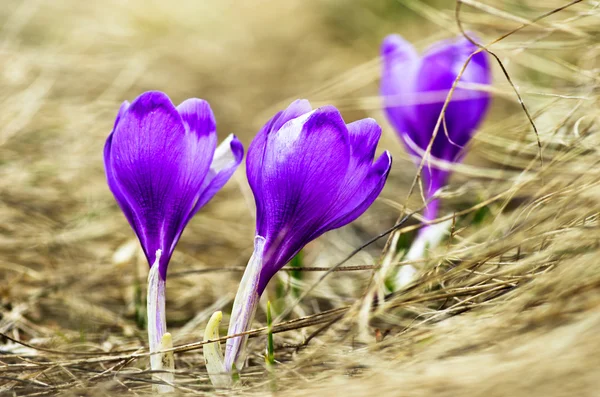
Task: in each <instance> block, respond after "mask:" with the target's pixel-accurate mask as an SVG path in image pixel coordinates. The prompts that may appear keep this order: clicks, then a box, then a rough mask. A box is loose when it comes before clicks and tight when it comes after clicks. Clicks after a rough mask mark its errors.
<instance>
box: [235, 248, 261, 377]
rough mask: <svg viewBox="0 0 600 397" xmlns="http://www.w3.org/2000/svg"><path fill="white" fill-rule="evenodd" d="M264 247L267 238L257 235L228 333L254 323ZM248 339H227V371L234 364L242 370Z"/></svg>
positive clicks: (258, 298)
mask: <svg viewBox="0 0 600 397" xmlns="http://www.w3.org/2000/svg"><path fill="white" fill-rule="evenodd" d="M264 248H265V239H264V238H263V237H261V236H256V237H255V239H254V252H253V253H252V257H251V258H250V261H249V262H248V265H247V266H246V271H245V272H244V276H243V277H242V281H241V282H240V286H239V288H238V291H237V294H236V296H235V300H234V301H233V309H232V310H231V319H230V320H229V329H228V330H227V334H228V335H235V334H239V333H242V332H245V331H248V330H249V329H250V327H251V325H252V320H254V315H255V314H256V309H257V307H258V301H259V300H260V296H259V295H258V282H259V279H260V271H261V269H262V262H263V254H264ZM247 341H248V336H247V335H244V336H240V337H236V338H231V339H228V340H227V347H226V349H225V370H226V371H227V372H230V373H231V371H232V370H233V366H234V365H235V369H236V370H237V371H241V370H242V368H243V366H244V362H245V360H246V342H247Z"/></svg>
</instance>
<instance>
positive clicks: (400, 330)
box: [0, 0, 600, 397]
mask: <svg viewBox="0 0 600 397" xmlns="http://www.w3.org/2000/svg"><path fill="white" fill-rule="evenodd" d="M575 3H577V4H571V5H569V7H566V8H564V9H562V10H557V12H554V13H553V12H552V10H554V9H557V8H560V7H564V6H566V5H567V4H569V3H568V2H567V1H566V0H550V1H546V2H539V1H534V0H522V1H518V0H509V1H499V0H485V1H484V2H479V1H474V0H469V1H468V2H465V4H464V5H463V6H462V9H461V12H460V15H459V17H460V20H461V21H462V23H463V25H464V26H465V28H467V29H469V30H471V31H475V32H477V34H478V36H479V37H480V39H481V40H482V43H490V42H492V41H494V40H496V39H498V38H500V37H501V36H503V35H505V34H507V33H510V32H512V31H514V30H516V29H518V28H520V27H523V25H526V26H525V27H524V28H523V29H520V30H518V31H515V32H514V33H511V34H510V35H508V36H507V37H506V38H505V39H503V40H501V41H500V42H498V43H496V44H493V45H492V46H490V47H489V49H490V50H491V51H493V52H494V53H495V54H497V55H498V57H499V59H500V60H501V61H502V63H503V65H504V66H505V67H506V70H507V72H508V74H509V75H510V77H511V80H512V82H513V83H514V85H515V87H516V89H517V90H518V92H519V93H520V95H521V96H522V98H523V101H524V103H525V105H526V106H527V108H528V110H529V112H530V114H531V118H532V120H533V122H534V123H535V126H536V128H537V134H538V136H539V142H540V143H541V148H540V147H538V139H537V137H536V132H535V131H534V128H533V126H532V124H531V123H530V121H529V120H528V118H527V117H526V114H525V112H524V111H523V109H522V108H521V106H520V104H519V102H518V99H517V95H516V94H515V90H513V88H512V87H511V85H510V84H509V83H508V81H507V79H506V78H505V76H504V74H503V73H502V70H501V69H500V67H499V66H498V64H497V63H495V64H494V74H495V82H494V87H493V91H494V103H493V107H492V112H491V114H490V116H489V117H488V119H487V121H486V123H485V124H484V125H483V127H482V128H481V130H480V132H479V133H478V135H477V136H476V138H475V139H474V142H473V144H472V148H471V153H470V155H469V156H468V157H467V159H466V161H465V163H464V164H463V165H460V166H458V167H457V168H456V172H455V175H454V177H453V179H452V183H451V185H450V186H449V187H448V189H446V190H445V191H444V193H443V196H444V197H445V198H444V206H443V212H442V213H443V214H448V215H447V216H448V217H454V218H455V220H456V222H455V225H454V230H453V236H452V238H451V239H450V240H449V241H448V242H447V243H445V244H444V245H443V246H441V247H439V248H438V249H437V250H436V251H435V255H433V256H432V257H431V258H429V260H428V261H427V263H426V264H425V266H426V269H427V271H426V272H425V274H424V275H423V276H422V277H421V278H420V279H419V280H418V282H417V283H415V284H414V285H413V286H412V287H411V288H410V289H409V290H407V291H406V292H404V293H399V294H396V295H391V296H386V297H385V299H381V298H380V299H379V300H377V303H376V304H374V305H373V306H372V307H370V306H369V305H368V300H365V297H371V296H373V294H372V293H370V292H369V293H367V291H372V292H378V291H381V282H380V281H379V280H381V275H380V266H379V265H380V258H381V253H382V250H383V248H384V245H385V238H382V239H379V240H377V241H375V242H374V243H372V244H370V245H369V246H367V247H365V248H364V249H362V250H361V251H360V252H359V253H358V254H357V255H355V256H353V257H352V258H351V259H350V260H349V261H347V262H345V263H343V264H341V265H340V266H339V267H338V268H337V270H338V272H336V273H331V272H330V273H327V272H324V271H323V269H328V268H331V267H332V266H333V265H335V264H340V263H341V262H340V261H341V260H342V259H344V258H345V257H346V256H347V255H348V254H350V253H351V252H352V251H353V250H354V249H355V248H357V247H359V246H361V244H363V243H365V242H366V241H369V240H370V239H371V238H372V237H374V236H376V235H378V234H379V233H382V232H384V231H385V230H387V229H388V228H390V227H391V226H393V225H394V222H395V220H396V218H397V217H398V216H401V215H404V214H407V213H410V212H411V210H414V209H417V208H419V206H420V205H421V204H420V202H421V201H420V199H419V194H418V189H416V190H415V192H414V193H413V194H412V195H411V196H410V198H408V199H407V196H408V192H409V188H410V185H411V182H412V181H413V179H414V177H415V168H414V167H413V166H412V164H410V162H409V160H408V158H407V157H406V155H405V154H404V152H403V150H402V148H401V145H400V144H399V142H398V141H397V139H396V137H395V136H394V133H393V131H391V129H390V128H389V127H388V126H387V124H385V118H384V117H383V114H382V112H381V110H380V102H379V99H378V98H377V95H376V94H377V80H378V73H379V59H378V57H377V55H378V46H379V42H380V40H381V39H382V38H383V37H384V36H385V35H386V34H388V33H391V32H398V33H401V34H403V35H405V36H406V37H408V38H409V39H412V40H414V42H415V43H416V45H417V47H419V48H423V47H425V46H426V45H428V44H430V43H432V42H433V41H435V40H437V39H439V38H442V37H447V36H449V35H452V34H457V33H458V25H457V21H456V14H455V4H454V3H453V2H451V1H438V2H425V3H422V2H420V1H417V0H406V1H392V0H389V1H384V0H380V1H376V2H375V1H367V0H340V1H333V0H312V1H309V2H302V1H296V0H294V1H285V2H283V1H273V0H272V1H266V0H257V1H252V2H244V1H241V0H230V1H210V2H209V1H194V0H187V1H180V2H177V5H175V3H174V2H163V1H158V0H155V1H150V2H142V1H130V2H124V1H118V0H109V1H102V2H82V1H77V0H57V1H43V0H3V1H2V4H0V87H1V90H0V126H1V127H0V175H1V176H0V280H1V283H0V332H1V333H2V335H1V336H0V343H1V345H0V395H2V396H4V395H6V396H13V395H18V396H40V395H56V394H58V395H78V396H79V395H94V396H95V395H99V396H101V395H143V394H148V393H151V390H152V387H151V382H152V377H151V374H149V373H148V370H147V368H148V356H147V354H146V353H145V352H146V348H145V331H144V330H143V328H142V327H141V325H143V324H140V321H139V318H140V313H139V309H140V307H143V302H142V301H141V296H144V291H143V286H144V283H145V277H146V274H147V265H146V264H145V263H144V261H143V260H142V258H141V257H140V254H139V252H136V251H135V249H133V250H132V249H131V247H136V245H135V244H132V241H134V242H135V240H133V233H132V232H131V230H130V229H129V226H128V225H127V223H126V221H125V219H124V217H123V216H122V215H121V214H120V212H119V210H118V208H117V206H116V204H115V202H114V200H113V198H112V196H111V194H110V192H109V190H108V188H107V187H106V184H105V180H104V173H103V169H102V158H101V153H102V147H103V144H104V140H105V139H106V136H107V134H108V132H109V131H110V129H111V127H112V123H113V120H114V116H115V114H116V111H117V109H118V105H119V104H120V102H121V101H123V100H125V99H129V100H131V99H132V98H134V97H135V96H137V95H138V94H139V93H141V92H143V91H146V90H150V89H159V90H163V91H165V92H167V93H168V94H169V95H170V96H171V97H172V98H173V100H174V101H175V102H180V101H182V100H183V99H185V98H188V97H202V98H205V99H207V100H209V101H210V103H211V104H212V106H213V109H214V110H215V113H216V116H217V120H218V123H219V126H218V127H219V134H220V136H221V137H225V136H226V134H227V133H229V132H235V133H236V134H238V135H239V136H240V137H241V139H242V141H243V142H244V143H245V144H246V145H247V144H248V143H249V142H250V140H251V138H252V136H253V134H254V133H255V131H257V129H258V128H259V127H260V126H261V125H262V123H264V122H265V121H266V119H267V118H268V117H270V115H271V114H272V113H273V112H274V111H275V110H276V109H278V108H280V107H282V106H283V105H285V104H286V102H289V100H291V99H293V98H297V97H306V98H308V99H310V100H311V102H313V104H314V105H320V104H324V103H333V104H335V105H337V106H339V107H340V109H342V110H343V113H344V115H345V117H346V118H347V120H353V119H356V118H359V117H366V116H371V117H375V118H376V119H377V120H379V121H380V122H381V123H383V125H384V130H385V136H384V138H383V139H382V142H381V143H380V147H385V148H388V149H390V150H391V151H392V152H393V154H394V156H395V165H394V169H393V171H392V174H391V177H390V180H389V183H388V186H387V187H386V189H385V190H384V192H383V194H382V197H381V198H380V199H379V200H378V201H377V202H376V203H375V205H374V206H373V208H372V209H371V210H369V212H367V213H366V214H365V215H364V216H363V217H362V218H361V219H360V220H359V221H357V222H355V223H354V224H353V225H351V226H348V227H346V228H344V229H342V230H338V231H335V232H331V233H329V234H327V235H325V236H323V237H322V238H320V239H318V240H317V241H316V242H314V243H312V244H311V245H309V246H308V247H307V248H306V250H305V256H304V261H303V262H304V265H305V266H306V268H305V269H304V271H302V272H300V275H301V280H300V281H301V283H300V284H299V285H298V286H292V287H289V284H288V283H287V281H288V280H289V277H288V275H289V274H290V273H289V272H287V271H284V272H281V273H282V276H281V277H280V278H279V279H274V280H272V282H271V288H270V289H269V291H268V295H269V296H268V297H269V299H271V300H272V301H274V303H275V307H279V310H280V312H279V314H281V311H282V310H283V307H287V308H288V310H287V311H289V313H288V315H287V316H285V317H283V316H281V318H280V319H278V321H280V323H279V324H278V325H277V326H276V327H275V331H276V332H277V334H276V335H275V344H276V351H275V355H276V359H277V360H278V362H279V364H278V365H277V366H276V367H275V369H274V371H273V372H272V373H268V372H267V370H266V368H265V365H264V360H263V351H264V347H265V336H264V334H262V335H260V336H258V337H256V338H252V339H251V340H250V351H251V354H250V363H249V365H248V367H247V369H246V370H245V372H244V374H243V376H242V383H241V384H240V385H239V386H238V388H237V389H235V390H233V391H224V390H221V391H215V390H214V389H212V387H211V386H210V383H209V382H208V378H207V376H206V372H205V369H204V365H203V359H202V352H201V343H199V342H200V340H201V337H202V335H203V327H204V325H205V324H206V321H207V320H208V317H209V316H210V314H211V313H212V312H213V311H215V310H218V309H223V310H224V312H225V313H227V312H228V311H229V310H230V306H231V300H232V298H233V295H234V293H235V289H236V287H237V283H238V280H239V278H240V277H241V270H242V269H243V266H244V265H245V263H246V260H247V259H248V257H249V255H250V252H251V249H252V247H251V245H252V237H253V231H254V230H253V229H254V225H253V214H252V211H253V209H252V205H253V204H252V198H251V194H250V192H249V188H248V186H247V184H246V182H245V176H244V170H243V169H240V170H239V171H238V173H237V174H236V176H235V177H234V179H233V180H232V181H231V182H230V183H229V184H228V186H227V187H226V188H225V189H224V190H223V191H221V192H220V193H219V194H218V195H217V197H216V198H215V199H214V200H213V202H211V203H210V204H209V205H208V206H207V207H205V209H204V210H203V211H201V212H200V213H199V214H198V215H197V216H196V217H195V218H194V220H193V221H192V222H191V224H190V225H189V226H188V228H187V230H186V232H185V233H184V236H183V239H182V241H181V242H180V244H179V246H178V249H177V250H176V252H175V255H174V257H173V261H172V263H171V265H170V270H169V272H170V273H169V277H170V279H169V283H168V287H167V310H168V323H169V329H170V331H171V332H172V333H173V334H174V338H175V344H176V345H177V347H176V348H175V351H176V352H177V353H176V356H175V357H176V368H177V369H176V372H177V377H176V381H177V390H178V392H179V393H181V394H222V395H224V394H247V395H262V394H265V393H275V394H281V395H286V396H295V395H298V396H300V395H314V394H316V395H328V394H329V395H337V394H338V393H339V392H340V391H342V390H343V393H344V395H347V396H350V395H374V396H379V395H397V396H399V395H402V396H428V395H436V396H457V395H460V396H486V397H493V396H521V395H522V396H574V395H577V396H595V395H598V390H600V374H599V368H600V332H598V330H600V310H599V304H600V261H599V258H600V257H599V253H600V228H599V219H598V216H599V213H600V166H599V161H600V149H599V147H600V135H599V134H600V131H599V130H600V112H599V110H600V107H599V98H600V89H599V87H600V73H599V72H598V71H599V70H600V62H599V56H600V35H599V34H600V33H599V31H598V26H600V3H599V2H598V1H592V0H587V1H585V0H584V1H579V2H575ZM542 4H543V5H542ZM545 14H546V15H545ZM543 15H545V16H544V17H543V18H541V19H540V20H539V21H537V22H535V23H531V22H532V21H533V20H534V19H535V18H538V17H540V16H543ZM540 154H541V155H542V157H543V159H542V158H541V157H540ZM484 206H485V208H484V209H482V207H484ZM416 227H418V219H417V218H415V217H411V218H410V219H408V220H407V222H405V223H404V224H402V226H401V230H402V231H403V233H404V234H405V235H407V236H409V237H410V233H411V230H414V229H415V228H416ZM115 252H116V253H117V254H115ZM393 265H398V264H397V263H395V264H393ZM288 287H289V288H288ZM286 288H287V295H285V296H283V295H284V294H282V293H281V289H284V290H285V289H286ZM278 289H279V290H280V291H279V292H278V291H277V290H278ZM298 291H299V292H298ZM284 292H286V291H284ZM380 296H381V295H380ZM298 297H300V298H302V299H301V300H300V301H299V302H298V299H297V298H298ZM136 312H137V314H136ZM284 314H285V313H284ZM227 321H228V318H227V316H226V318H225V322H224V324H226V323H227ZM261 321H263V322H264V312H263V313H261V312H260V309H259V314H258V316H257V322H256V323H255V324H256V325H257V326H259V325H260V322H261ZM256 333H257V334H258V333H260V331H257V332H256Z"/></svg>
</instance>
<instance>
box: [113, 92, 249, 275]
mask: <svg viewBox="0 0 600 397" xmlns="http://www.w3.org/2000/svg"><path fill="white" fill-rule="evenodd" d="M243 155H244V148H243V147H242V144H241V143H240V142H239V140H238V139H237V138H236V137H235V136H233V135H230V136H229V137H228V138H227V139H226V141H225V142H223V143H222V144H221V145H220V146H219V147H218V148H217V132H216V122H215V118H214V115H213V113H212V110H211V109H210V106H209V104H208V102H206V101H204V100H202V99H195V98H192V99H188V100H186V101H184V102H183V103H181V104H180V105H179V106H177V107H175V106H174V105H173V103H172V102H171V100H170V99H169V97H167V95H165V94H163V93H162V92H146V93H144V94H142V95H140V96H139V97H138V98H136V99H135V100H134V101H133V102H132V103H131V104H129V103H128V102H127V101H126V102H124V103H123V104H122V105H121V108H120V109H119V114H118V115H117V119H116V121H115V125H114V128H113V131H112V132H111V134H110V135H109V136H108V139H107V141H106V145H105V147H104V167H105V170H106V177H107V179H108V185H109V187H110V190H111V191H112V192H113V194H114V196H115V199H116V200H117V203H118V204H119V206H120V207H121V209H122V210H123V213H124V214H125V217H126V218H127V220H128V221H129V224H130V225H131V227H132V228H133V230H134V231H135V233H136V235H137V237H138V238H139V240H140V243H141V244H142V248H143V249H144V253H145V254H146V257H147V259H148V263H149V264H150V265H152V263H153V262H154V259H155V254H156V250H158V249H160V250H161V251H162V256H161V258H160V261H159V271H160V275H161V277H162V279H163V280H165V279H166V277H167V266H168V263H169V260H170V258H171V254H172V253H173V250H174V248H175V245H176V244H177V242H178V241H179V237H180V236H181V233H182V232H183V229H184V228H185V226H186V225H187V223H188V222H189V220H190V219H191V218H192V216H194V214H195V213H196V212H198V210H199V209H200V208H202V207H203V206H204V205H205V204H206V203H207V202H208V201H209V200H210V199H211V198H212V197H213V196H214V195H215V193H216V192H217V191H218V190H219V189H221V188H222V187H223V185H225V183H226V182H227V181H228V180H229V178H230V177H231V176H232V175H233V172H234V171H235V170H236V168H237V166H238V165H239V164H240V162H241V161H242V157H243Z"/></svg>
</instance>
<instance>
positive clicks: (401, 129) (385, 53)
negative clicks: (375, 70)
mask: <svg viewBox="0 0 600 397" xmlns="http://www.w3.org/2000/svg"><path fill="white" fill-rule="evenodd" d="M381 57H382V72H381V95H382V97H383V105H384V110H385V113H386V115H387V117H388V120H389V121H390V124H392V126H393V127H394V129H395V130H396V131H397V132H398V134H400V135H401V136H410V135H411V134H410V133H411V131H412V130H413V126H412V124H411V121H412V118H411V113H412V108H413V104H414V103H416V102H417V101H418V100H419V97H418V95H416V94H415V76H416V74H417V73H418V70H419V65H420V59H419V54H418V53H417V51H416V50H415V48H414V47H413V46H412V44H410V43H409V42H408V41H406V40H404V39H403V38H402V37H400V36H398V35H396V34H392V35H389V36H387V37H386V38H385V39H384V40H383V43H382V45H381ZM411 139H416V140H417V141H416V142H415V143H417V144H418V145H419V146H421V145H422V144H423V142H424V140H422V139H421V137H420V136H417V137H411ZM403 141H404V139H403ZM422 141H423V142H422ZM407 149H408V150H409V151H410V152H412V151H411V149H410V148H408V147H407Z"/></svg>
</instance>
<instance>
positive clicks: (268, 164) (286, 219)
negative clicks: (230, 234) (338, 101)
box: [248, 106, 350, 240]
mask: <svg viewBox="0 0 600 397" xmlns="http://www.w3.org/2000/svg"><path fill="white" fill-rule="evenodd" d="M324 153H327V155H326V156H325V155H323V154H324ZM250 156H251V155H249V157H248V158H249V160H248V161H249V162H250V161H252V160H253V159H255V157H254V156H253V157H250ZM251 159H252V160H251ZM349 160H350V150H349V144H348V132H347V128H346V125H345V124H344V121H343V120H342V118H341V115H340V114H339V112H338V111H337V110H336V109H335V108H333V107H330V106H327V107H323V108H320V109H317V110H314V111H312V112H309V113H306V114H304V115H302V116H300V117H297V118H295V119H292V120H289V121H288V122H286V123H285V124H284V125H283V126H282V127H281V129H279V130H278V131H277V132H276V133H272V134H269V135H268V138H267V142H266V149H265V151H264V157H263V159H262V163H259V164H254V163H252V164H250V166H249V168H252V169H254V170H255V171H254V172H251V173H249V175H248V176H249V182H250V187H251V188H252V191H253V192H254V196H255V199H256V202H257V203H261V204H260V205H258V206H257V233H258V234H259V235H260V236H263V237H265V238H267V239H268V240H274V239H277V238H279V235H280V234H281V233H282V232H285V231H287V230H299V231H300V230H304V231H303V232H300V233H309V230H310V229H312V227H310V226H311V224H312V223H314V222H315V221H319V218H320V215H321V214H322V212H323V209H327V208H329V206H330V204H331V201H332V200H333V197H334V194H331V193H332V192H337V190H338V186H339V183H340V180H341V179H343V177H344V176H345V173H346V169H347V167H348V163H349ZM257 167H258V168H261V171H260V172H256V168H257ZM324 175H328V177H327V178H324V177H323V176H324Z"/></svg>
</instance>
